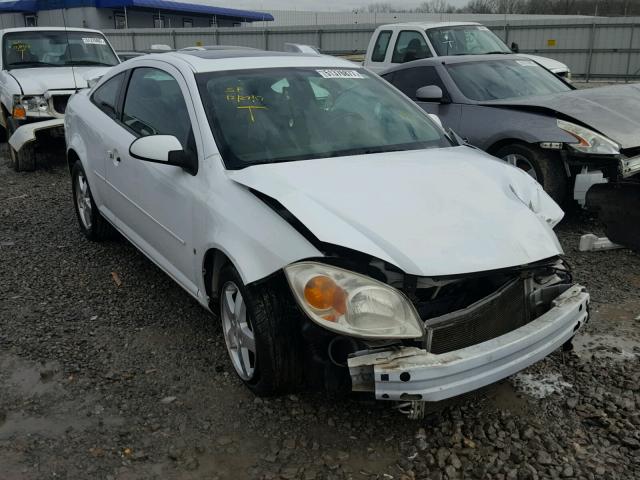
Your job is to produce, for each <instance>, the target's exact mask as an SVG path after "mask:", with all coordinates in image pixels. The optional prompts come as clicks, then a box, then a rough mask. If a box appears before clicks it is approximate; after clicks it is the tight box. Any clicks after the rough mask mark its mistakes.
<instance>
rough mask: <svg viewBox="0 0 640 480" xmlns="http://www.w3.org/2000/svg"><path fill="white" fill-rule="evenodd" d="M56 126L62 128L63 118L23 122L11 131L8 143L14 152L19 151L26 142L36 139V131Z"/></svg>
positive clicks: (51, 128)
mask: <svg viewBox="0 0 640 480" xmlns="http://www.w3.org/2000/svg"><path fill="white" fill-rule="evenodd" d="M56 128H58V129H63V128H64V118H53V119H50V120H43V121H41V122H32V123H25V124H23V125H21V126H20V127H18V128H17V129H16V131H15V132H13V135H11V138H9V145H11V147H13V149H14V150H15V151H16V152H19V151H20V150H21V149H22V147H23V146H24V145H25V144H26V143H30V142H34V141H35V140H36V132H40V131H43V130H53V129H56Z"/></svg>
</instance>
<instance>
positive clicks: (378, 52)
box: [371, 30, 391, 62]
mask: <svg viewBox="0 0 640 480" xmlns="http://www.w3.org/2000/svg"><path fill="white" fill-rule="evenodd" d="M389 40H391V32H390V31H389V30H385V31H383V32H380V35H378V39H377V40H376V44H375V45H374V47H373V53H372V54H371V61H372V62H384V57H386V56H387V48H389Z"/></svg>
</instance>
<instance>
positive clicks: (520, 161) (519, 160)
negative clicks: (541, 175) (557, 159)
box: [502, 153, 538, 180]
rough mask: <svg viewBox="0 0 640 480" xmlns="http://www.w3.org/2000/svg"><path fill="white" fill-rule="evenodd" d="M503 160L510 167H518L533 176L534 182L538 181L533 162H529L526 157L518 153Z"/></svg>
mask: <svg viewBox="0 0 640 480" xmlns="http://www.w3.org/2000/svg"><path fill="white" fill-rule="evenodd" d="M502 159H503V160H504V161H505V162H507V163H508V164H509V165H513V166H514V167H518V168H519V169H520V170H524V171H525V172H527V173H528V174H529V175H531V176H532V177H533V179H534V180H538V174H537V173H536V169H535V168H533V165H532V164H531V162H529V160H528V159H527V158H526V157H525V156H524V155H520V154H518V153H510V154H509V155H507V156H505V157H503V158H502Z"/></svg>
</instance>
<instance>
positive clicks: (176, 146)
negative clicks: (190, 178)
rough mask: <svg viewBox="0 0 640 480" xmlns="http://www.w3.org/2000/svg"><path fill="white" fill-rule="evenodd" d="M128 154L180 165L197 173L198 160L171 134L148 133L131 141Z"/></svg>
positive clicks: (193, 173)
mask: <svg viewBox="0 0 640 480" xmlns="http://www.w3.org/2000/svg"><path fill="white" fill-rule="evenodd" d="M129 154H130V155H131V156H132V157H133V158H137V159H138V160H144V161H145V162H153V163H164V164H166V165H173V166H174V167H180V168H182V169H184V170H185V171H187V172H188V173H190V174H191V175H195V174H196V173H198V160H197V158H196V157H195V155H193V154H192V153H190V152H188V151H185V150H184V149H183V148H182V145H181V144H180V141H179V140H178V139H177V138H176V137H174V136H173V135H149V136H147V137H140V138H138V139H136V140H134V141H133V143H132V144H131V146H130V147H129Z"/></svg>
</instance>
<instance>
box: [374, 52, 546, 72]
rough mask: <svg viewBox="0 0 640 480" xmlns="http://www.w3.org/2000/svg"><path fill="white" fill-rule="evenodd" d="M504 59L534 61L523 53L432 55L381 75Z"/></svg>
mask: <svg viewBox="0 0 640 480" xmlns="http://www.w3.org/2000/svg"><path fill="white" fill-rule="evenodd" d="M504 60H528V61H530V62H532V61H534V60H531V59H530V58H527V57H523V56H521V55H515V54H514V55H511V54H505V55H497V54H489V55H456V56H450V57H431V58H423V59H422V60H413V61H412V62H407V63H402V64H400V65H397V66H395V67H392V68H389V69H387V70H385V71H384V72H382V73H381V75H383V74H385V73H391V72H396V71H398V70H406V69H407V68H415V67H426V66H436V65H455V64H457V63H469V62H489V61H491V62H495V61H504Z"/></svg>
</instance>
